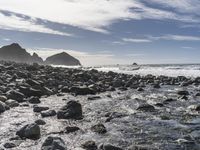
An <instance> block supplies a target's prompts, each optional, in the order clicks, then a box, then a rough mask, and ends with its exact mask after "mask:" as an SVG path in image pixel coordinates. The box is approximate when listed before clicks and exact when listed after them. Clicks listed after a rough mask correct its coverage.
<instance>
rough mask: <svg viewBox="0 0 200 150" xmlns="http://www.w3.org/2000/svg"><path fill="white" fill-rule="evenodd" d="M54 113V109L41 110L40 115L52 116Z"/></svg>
mask: <svg viewBox="0 0 200 150" xmlns="http://www.w3.org/2000/svg"><path fill="white" fill-rule="evenodd" d="M55 115H56V111H55V110H47V111H42V112H41V116H42V117H43V118H44V117H52V116H55Z"/></svg>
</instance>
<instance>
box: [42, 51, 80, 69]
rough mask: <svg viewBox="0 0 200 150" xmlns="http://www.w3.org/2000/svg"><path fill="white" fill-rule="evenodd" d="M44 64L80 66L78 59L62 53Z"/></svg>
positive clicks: (48, 59) (49, 58) (51, 57)
mask: <svg viewBox="0 0 200 150" xmlns="http://www.w3.org/2000/svg"><path fill="white" fill-rule="evenodd" d="M45 64H51V65H66V66H80V65H81V63H80V62H79V60H78V59H76V58H74V57H72V56H71V55H69V54H67V53H65V52H62V53H59V54H56V55H53V56H50V57H48V58H47V59H46V61H45Z"/></svg>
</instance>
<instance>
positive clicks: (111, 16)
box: [0, 0, 199, 35]
mask: <svg viewBox="0 0 200 150" xmlns="http://www.w3.org/2000/svg"><path fill="white" fill-rule="evenodd" d="M182 1H183V3H182ZM194 1H196V2H197V0H194ZM148 2H152V3H157V4H160V5H164V4H167V6H168V7H173V8H174V7H176V8H178V10H181V9H183V10H185V9H187V10H188V11H187V12H188V13H191V12H192V10H193V9H192V8H191V7H192V6H193V5H192V4H194V3H189V2H192V0H181V2H180V0H168V1H167V2H163V1H161V0H149V1H148ZM172 4H175V6H174V5H172ZM188 6H189V8H190V9H188V8H187V7H188ZM197 8H198V7H197ZM197 8H196V9H197ZM0 10H6V11H10V12H14V13H19V14H23V15H26V16H30V17H32V18H40V19H43V20H48V21H51V22H56V23H61V24H66V25H72V26H75V27H79V28H83V29H87V30H91V31H95V32H102V33H108V32H109V31H108V30H107V29H108V28H107V27H108V26H109V25H111V24H113V23H114V22H116V21H118V20H128V19H159V20H160V19H162V20H163V19H174V20H179V21H185V22H193V21H196V22H198V19H196V18H195V17H193V16H192V15H191V14H177V13H176V12H172V11H167V10H166V9H156V8H151V7H149V6H148V7H147V6H146V5H144V4H143V3H142V0H1V1H0ZM198 10H199V9H198ZM8 18H9V17H8ZM8 18H6V17H4V18H3V19H4V20H2V21H1V22H0V25H1V26H4V28H7V27H8V28H9V29H10V26H9V25H8V23H9V22H14V23H15V24H16V25H19V26H20V27H21V28H18V27H16V26H15V28H14V27H12V28H11V29H16V30H17V29H18V30H22V31H29V30H33V31H35V32H36V31H39V32H45V33H53V34H61V35H62V34H65V33H62V32H58V31H54V30H52V29H49V28H47V27H44V26H42V25H38V24H36V23H35V22H32V21H30V20H26V21H25V20H20V19H19V18H16V17H13V16H12V17H10V20H9V19H8ZM2 22H3V23H2ZM2 24H3V25H2ZM4 24H6V26H5V25H4ZM1 28H2V27H1Z"/></svg>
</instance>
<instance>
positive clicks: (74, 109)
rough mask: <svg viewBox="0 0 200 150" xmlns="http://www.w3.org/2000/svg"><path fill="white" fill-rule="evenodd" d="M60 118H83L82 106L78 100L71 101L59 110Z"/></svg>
mask: <svg viewBox="0 0 200 150" xmlns="http://www.w3.org/2000/svg"><path fill="white" fill-rule="evenodd" d="M57 118H58V119H81V118H82V106H81V104H80V103H79V102H77V101H73V100H72V101H69V102H68V103H67V105H65V106H63V107H62V108H61V109H60V110H59V111H58V112H57Z"/></svg>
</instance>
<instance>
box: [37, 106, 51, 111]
mask: <svg viewBox="0 0 200 150" xmlns="http://www.w3.org/2000/svg"><path fill="white" fill-rule="evenodd" d="M46 110H49V107H46V106H34V107H33V111H34V112H42V111H46Z"/></svg>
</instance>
